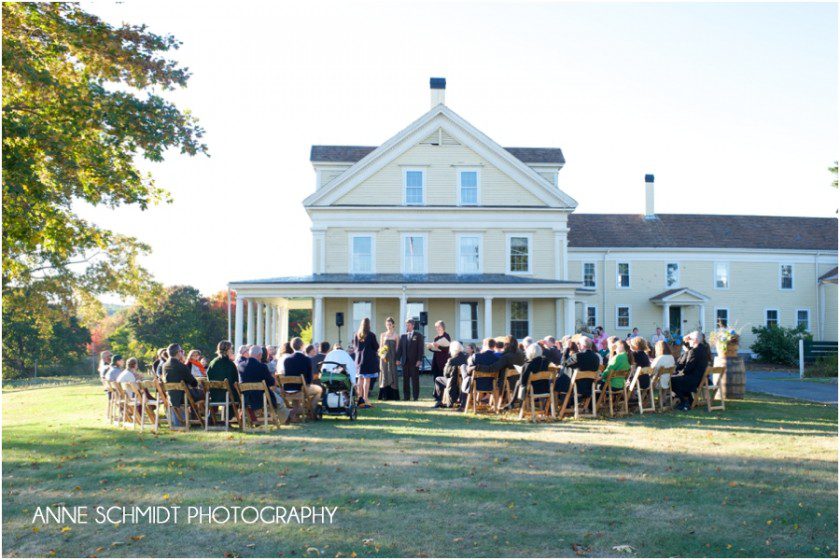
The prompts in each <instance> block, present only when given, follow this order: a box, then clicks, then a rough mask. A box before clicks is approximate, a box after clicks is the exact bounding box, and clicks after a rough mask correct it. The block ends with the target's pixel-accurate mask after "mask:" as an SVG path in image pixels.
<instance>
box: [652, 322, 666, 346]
mask: <svg viewBox="0 0 840 560" xmlns="http://www.w3.org/2000/svg"><path fill="white" fill-rule="evenodd" d="M663 340H665V335H664V334H662V329H661V328H660V327H656V334H654V335H653V336H652V337H650V344H651V346H654V347H655V346H656V343H657V342H660V341H663Z"/></svg>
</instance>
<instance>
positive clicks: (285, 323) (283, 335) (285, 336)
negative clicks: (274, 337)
mask: <svg viewBox="0 0 840 560" xmlns="http://www.w3.org/2000/svg"><path fill="white" fill-rule="evenodd" d="M287 340H289V307H288V306H287V305H285V304H284V305H281V306H280V342H286V341H287Z"/></svg>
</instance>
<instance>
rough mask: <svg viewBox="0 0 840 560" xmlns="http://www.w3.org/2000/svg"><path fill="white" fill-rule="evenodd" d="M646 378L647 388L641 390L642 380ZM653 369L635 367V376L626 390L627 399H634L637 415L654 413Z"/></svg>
mask: <svg viewBox="0 0 840 560" xmlns="http://www.w3.org/2000/svg"><path fill="white" fill-rule="evenodd" d="M643 377H647V378H648V386H647V388H646V389H643V388H642V378H643ZM653 381H654V374H653V368H650V367H644V368H643V367H637V368H636V374H635V375H634V376H633V380H632V381H630V387H629V388H628V389H627V394H628V397H636V406H637V408H638V409H639V415H643V414H644V413H645V412H656V402H655V400H654V397H653Z"/></svg>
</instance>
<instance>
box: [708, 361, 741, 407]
mask: <svg viewBox="0 0 840 560" xmlns="http://www.w3.org/2000/svg"><path fill="white" fill-rule="evenodd" d="M715 366H716V367H718V366H722V367H725V368H726V381H725V382H724V384H723V395H724V397H725V398H726V399H727V400H729V399H743V398H744V386H745V385H746V383H747V371H746V369H745V368H744V358H741V357H740V356H720V355H718V356H716V357H715Z"/></svg>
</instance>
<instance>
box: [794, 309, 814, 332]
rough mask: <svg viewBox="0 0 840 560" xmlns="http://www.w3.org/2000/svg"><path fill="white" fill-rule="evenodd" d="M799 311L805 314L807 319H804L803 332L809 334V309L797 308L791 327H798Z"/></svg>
mask: <svg viewBox="0 0 840 560" xmlns="http://www.w3.org/2000/svg"><path fill="white" fill-rule="evenodd" d="M800 311H804V312H805V314H806V317H807V319H806V323H807V324H806V325H805V330H806V331H808V332H811V309H810V308H807V307H799V308H797V309H796V312H795V313H796V314H795V315H794V316H793V326H794V327H798V326H799V312H800Z"/></svg>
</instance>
